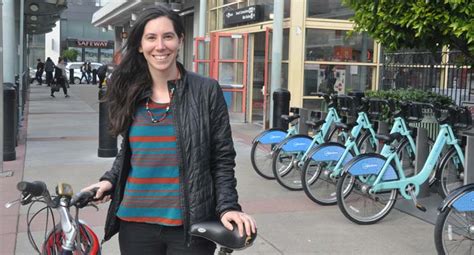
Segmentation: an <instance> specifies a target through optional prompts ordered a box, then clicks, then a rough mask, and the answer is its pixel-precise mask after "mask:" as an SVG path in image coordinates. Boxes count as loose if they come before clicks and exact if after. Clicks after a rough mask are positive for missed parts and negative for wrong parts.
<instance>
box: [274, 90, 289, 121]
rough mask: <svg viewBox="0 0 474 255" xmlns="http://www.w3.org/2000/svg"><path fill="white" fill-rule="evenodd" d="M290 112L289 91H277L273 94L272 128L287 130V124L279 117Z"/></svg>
mask: <svg viewBox="0 0 474 255" xmlns="http://www.w3.org/2000/svg"><path fill="white" fill-rule="evenodd" d="M289 112H290V91H288V90H286V89H278V90H276V91H274V92H273V127H274V128H282V129H288V123H287V122H286V121H285V120H284V119H282V118H281V117H280V116H281V115H282V114H288V113H289Z"/></svg>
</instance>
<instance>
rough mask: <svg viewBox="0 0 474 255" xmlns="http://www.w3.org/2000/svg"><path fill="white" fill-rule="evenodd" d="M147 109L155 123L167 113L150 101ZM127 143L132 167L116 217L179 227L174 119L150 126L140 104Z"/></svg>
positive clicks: (180, 218) (170, 116)
mask: <svg viewBox="0 0 474 255" xmlns="http://www.w3.org/2000/svg"><path fill="white" fill-rule="evenodd" d="M149 108H150V111H151V112H152V113H153V116H154V119H160V118H161V117H162V116H163V114H164V113H165V111H166V109H165V108H166V105H164V104H157V103H155V102H153V101H151V100H150V103H149ZM129 139H130V147H131V150H132V159H131V165H132V167H131V169H130V174H129V176H128V179H127V183H126V184H125V191H124V197H123V200H122V202H121V204H120V207H119V210H118V212H117V216H118V217H119V218H120V219H122V220H124V221H133V222H147V223H156V224H160V225H166V226H180V225H182V224H183V221H182V215H181V203H180V193H179V186H180V184H179V167H178V165H179V162H178V157H177V154H176V133H175V129H174V125H173V115H172V114H169V115H168V116H167V117H166V119H164V120H163V121H161V122H158V123H152V122H151V118H150V116H149V115H148V112H147V111H146V109H145V103H143V104H141V105H140V106H139V107H138V108H137V112H136V114H135V119H134V121H133V123H132V126H131V128H130V134H129Z"/></svg>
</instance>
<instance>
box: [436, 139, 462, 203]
mask: <svg viewBox="0 0 474 255" xmlns="http://www.w3.org/2000/svg"><path fill="white" fill-rule="evenodd" d="M462 160H464V159H460V158H459V156H458V154H457V153H456V150H455V149H454V148H451V149H450V150H449V151H448V152H447V153H446V156H445V158H444V159H443V160H442V163H441V166H440V170H439V171H440V173H439V181H440V185H439V192H438V193H439V194H440V196H441V197H443V198H444V197H446V196H447V195H448V194H449V193H450V192H451V191H453V190H454V189H456V188H458V187H461V186H462V185H463V183H464V166H463V163H462Z"/></svg>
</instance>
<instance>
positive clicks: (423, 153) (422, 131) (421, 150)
mask: <svg viewBox="0 0 474 255" xmlns="http://www.w3.org/2000/svg"><path fill="white" fill-rule="evenodd" d="M427 141H428V130H426V128H422V127H418V128H417V129H416V141H415V144H416V151H415V174H418V173H419V172H421V169H422V168H423V166H424V165H425V162H426V159H427V158H428V154H429V151H430V148H428V143H427ZM429 182H430V181H429V180H426V181H425V182H424V183H423V184H422V185H420V192H419V193H418V196H417V197H420V198H421V197H427V196H429V194H430V192H429V188H430V185H429Z"/></svg>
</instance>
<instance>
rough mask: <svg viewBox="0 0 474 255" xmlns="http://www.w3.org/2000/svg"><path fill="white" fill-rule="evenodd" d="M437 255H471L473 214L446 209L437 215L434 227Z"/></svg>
mask: <svg viewBox="0 0 474 255" xmlns="http://www.w3.org/2000/svg"><path fill="white" fill-rule="evenodd" d="M435 244H436V250H437V251H438V254H442V255H444V254H472V251H473V249H474V212H459V211H457V210H456V209H455V208H453V207H448V208H446V210H445V211H444V212H442V213H441V214H439V215H438V218H437V220H436V225H435Z"/></svg>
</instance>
